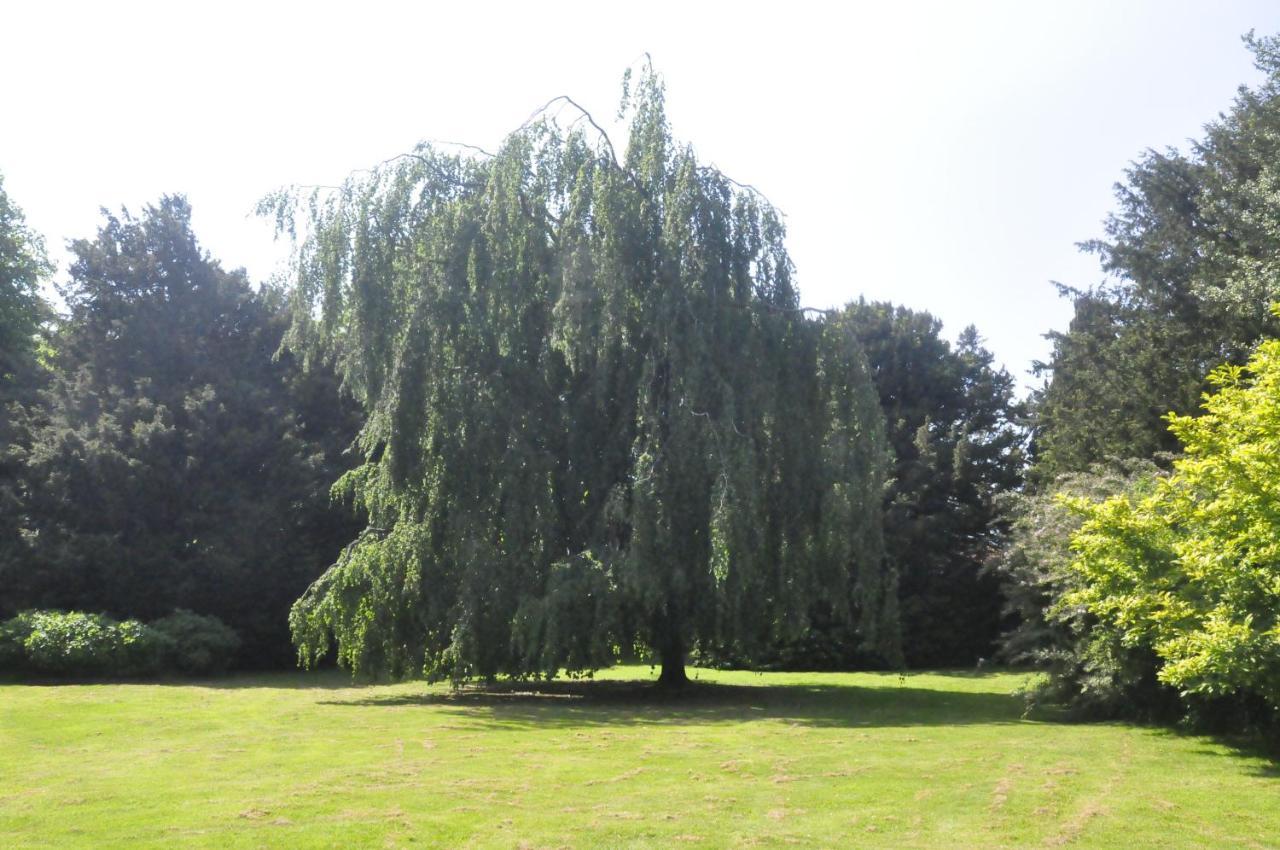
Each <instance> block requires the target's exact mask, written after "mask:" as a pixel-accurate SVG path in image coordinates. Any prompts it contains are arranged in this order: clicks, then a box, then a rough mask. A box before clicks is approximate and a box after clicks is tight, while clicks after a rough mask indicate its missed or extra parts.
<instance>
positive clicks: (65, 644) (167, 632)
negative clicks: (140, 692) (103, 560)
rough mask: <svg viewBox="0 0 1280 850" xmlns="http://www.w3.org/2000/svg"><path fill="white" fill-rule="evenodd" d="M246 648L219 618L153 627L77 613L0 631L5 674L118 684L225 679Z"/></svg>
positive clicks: (30, 618) (188, 617)
mask: <svg viewBox="0 0 1280 850" xmlns="http://www.w3.org/2000/svg"><path fill="white" fill-rule="evenodd" d="M239 646H240V640H239V638H237V637H236V634H235V632H233V631H231V629H229V628H228V627H227V626H226V624H225V623H223V622H222V621H221V620H219V619H217V618H216V617H205V616H201V615H199V614H192V613H191V612H190V611H174V612H173V613H172V614H170V615H168V616H167V617H161V618H160V619H159V620H156V621H154V622H152V623H146V624H144V623H142V622H141V621H139V620H124V621H116V620H113V619H112V618H110V617H107V616H105V615H102V614H85V613H82V612H79V611H23V612H22V613H21V614H19V615H18V616H16V617H13V618H11V619H9V620H6V621H5V622H3V623H0V672H5V673H18V674H23V675H30V674H35V675H38V676H72V677H95V678H120V677H138V676H155V675H158V674H171V673H179V674H183V675H209V674H211V673H219V672H222V671H225V670H226V669H227V667H229V666H230V664H231V662H232V660H233V659H234V658H235V654H236V650H237V649H239Z"/></svg>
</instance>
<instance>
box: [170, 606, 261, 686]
mask: <svg viewBox="0 0 1280 850" xmlns="http://www.w3.org/2000/svg"><path fill="white" fill-rule="evenodd" d="M151 628H152V629H153V630H154V631H156V632H157V633H159V634H160V635H162V636H163V637H164V638H165V639H166V640H167V641H168V642H169V643H170V647H169V655H168V666H169V667H170V668H171V669H173V670H176V671H177V672H179V673H187V674H190V675H197V676H199V675H208V674H210V673H222V672H224V671H226V669H227V667H228V666H230V664H231V661H232V659H233V658H235V654H236V650H238V649H239V648H240V638H239V637H237V636H236V633H235V632H233V631H232V630H231V628H230V627H229V626H227V624H226V623H223V622H222V621H221V620H219V619H218V618H217V617H208V616H204V615H201V614H193V613H192V612H190V611H186V610H183V609H181V608H180V609H178V610H177V611H174V612H173V613H172V614H170V615H169V616H167V617H161V618H160V619H159V620H155V621H153V622H152V623H151Z"/></svg>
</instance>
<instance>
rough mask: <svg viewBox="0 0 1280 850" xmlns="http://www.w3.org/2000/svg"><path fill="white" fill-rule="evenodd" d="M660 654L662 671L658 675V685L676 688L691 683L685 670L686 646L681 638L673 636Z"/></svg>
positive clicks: (663, 687)
mask: <svg viewBox="0 0 1280 850" xmlns="http://www.w3.org/2000/svg"><path fill="white" fill-rule="evenodd" d="M660 654H661V656H662V673H660V674H659V675H658V687H660V688H662V689H664V690H676V689H679V688H683V687H684V686H685V685H687V684H689V677H688V676H686V675H685V672H684V646H683V644H682V643H681V641H680V639H679V638H672V639H671V640H670V641H669V642H668V643H667V645H666V646H664V647H663V648H662V652H661V653H660Z"/></svg>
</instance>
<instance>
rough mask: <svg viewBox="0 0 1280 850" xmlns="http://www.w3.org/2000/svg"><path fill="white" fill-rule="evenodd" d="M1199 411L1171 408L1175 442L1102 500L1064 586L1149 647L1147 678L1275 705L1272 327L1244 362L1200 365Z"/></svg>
mask: <svg viewBox="0 0 1280 850" xmlns="http://www.w3.org/2000/svg"><path fill="white" fill-rule="evenodd" d="M1210 380H1211V382H1212V383H1213V384H1214V385H1215V386H1217V387H1218V388H1219V389H1218V392H1216V393H1214V394H1213V395H1211V396H1209V397H1208V398H1207V400H1206V401H1205V404H1204V412H1203V414H1202V415H1201V416H1198V417H1190V416H1172V417H1170V430H1171V431H1173V433H1174V434H1175V435H1176V436H1177V437H1178V439H1179V440H1180V441H1181V442H1182V443H1183V445H1184V453H1183V454H1182V455H1181V456H1180V457H1179V458H1177V459H1176V460H1175V461H1174V463H1173V473H1172V474H1171V475H1170V476H1169V477H1168V478H1166V479H1163V480H1160V481H1159V482H1157V483H1156V485H1155V486H1153V487H1151V488H1146V489H1142V490H1139V491H1137V492H1132V493H1126V494H1122V495H1119V496H1115V497H1112V498H1110V499H1107V500H1105V501H1102V502H1090V501H1087V500H1083V499H1077V500H1075V501H1073V502H1072V505H1073V506H1074V507H1075V508H1076V509H1077V510H1079V511H1080V512H1081V513H1082V514H1083V515H1084V517H1085V521H1084V524H1083V525H1082V526H1081V528H1080V530H1079V531H1078V532H1077V533H1076V534H1075V536H1074V537H1073V540H1072V546H1073V548H1074V549H1075V551H1076V554H1077V557H1076V558H1075V559H1074V560H1073V561H1072V562H1071V570H1072V572H1073V573H1074V574H1075V577H1076V583H1075V587H1074V588H1073V589H1072V590H1071V591H1070V592H1069V593H1067V594H1065V595H1064V596H1063V598H1062V600H1061V603H1060V604H1061V605H1063V606H1079V607H1081V608H1083V609H1084V610H1086V611H1088V612H1089V613H1090V614H1091V615H1092V616H1093V617H1094V618H1096V621H1097V622H1096V625H1095V630H1097V631H1102V632H1109V633H1111V634H1113V635H1114V636H1115V639H1116V640H1117V642H1119V643H1120V644H1122V645H1124V646H1128V647H1142V648H1147V649H1149V650H1150V651H1152V652H1153V653H1154V654H1155V656H1156V657H1157V658H1158V660H1159V665H1158V678H1159V680H1160V681H1161V682H1163V683H1165V684H1167V685H1170V686H1173V687H1176V688H1178V689H1179V691H1180V692H1181V693H1182V694H1183V695H1186V696H1190V697H1209V698H1221V697H1228V696H1234V697H1238V698H1247V697H1248V696H1250V695H1252V696H1253V697H1256V698H1257V699H1259V700H1261V701H1262V702H1264V703H1265V704H1266V705H1267V706H1269V707H1270V710H1271V713H1272V714H1273V715H1274V714H1275V712H1276V710H1277V709H1280V567H1277V558H1276V555H1277V552H1280V341H1275V340H1272V341H1268V342H1265V343H1263V344H1262V345H1261V346H1260V347H1259V349H1258V351H1257V352H1256V353H1255V355H1254V356H1253V357H1252V358H1251V359H1250V360H1249V362H1248V365H1247V369H1242V368H1241V367H1238V366H1231V365H1227V366H1223V367H1221V368H1219V369H1217V370H1215V371H1214V372H1213V373H1212V375H1211V376H1210Z"/></svg>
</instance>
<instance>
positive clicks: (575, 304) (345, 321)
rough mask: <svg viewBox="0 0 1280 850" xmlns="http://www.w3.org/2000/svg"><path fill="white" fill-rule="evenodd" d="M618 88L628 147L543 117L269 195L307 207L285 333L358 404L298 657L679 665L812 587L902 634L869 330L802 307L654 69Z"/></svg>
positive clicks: (764, 626)
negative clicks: (670, 114) (333, 525)
mask: <svg viewBox="0 0 1280 850" xmlns="http://www.w3.org/2000/svg"><path fill="white" fill-rule="evenodd" d="M626 105H627V107H628V108H629V110H630V115H631V130H630V140H629V144H628V145H627V148H626V150H625V154H624V156H623V158H622V159H621V160H618V159H617V158H616V152H615V150H614V148H613V146H612V144H611V143H610V142H609V141H608V139H607V138H604V137H603V136H602V135H600V134H599V133H597V132H596V131H595V130H594V129H592V130H591V131H590V132H588V131H586V130H584V129H582V125H583V124H584V121H582V120H579V121H575V122H574V124H575V125H577V127H578V128H577V129H570V130H568V131H565V130H561V129H560V127H559V126H558V125H557V124H556V123H555V122H554V121H551V120H545V119H544V120H537V121H534V122H532V123H530V124H529V125H527V126H526V127H524V128H522V129H520V130H518V131H517V132H515V133H514V134H512V135H511V136H510V137H508V138H507V140H506V141H505V142H504V144H503V146H502V148H501V150H500V151H499V152H498V153H497V154H496V155H495V156H487V157H478V158H472V157H459V156H450V155H446V154H444V153H441V152H440V151H438V150H435V149H433V148H431V147H430V146H426V145H424V146H421V147H419V148H418V149H417V150H416V151H415V152H414V153H413V154H411V155H407V156H404V157H400V158H398V159H396V160H395V161H393V162H391V163H389V164H386V165H384V166H382V167H379V168H377V169H374V170H373V171H372V172H370V173H368V174H365V175H360V176H353V177H352V178H351V179H349V180H348V181H347V182H346V183H345V184H344V185H343V186H342V187H341V188H340V189H338V190H337V191H324V190H320V191H317V192H316V193H314V194H312V195H311V196H310V197H309V198H306V199H297V198H295V197H293V196H292V195H288V194H285V195H282V196H281V197H278V198H276V199H274V201H271V202H268V203H266V204H265V205H264V206H265V207H267V208H268V209H270V210H273V211H274V212H275V214H276V215H277V216H278V221H279V223H280V224H281V226H282V227H283V228H284V229H286V230H289V231H293V230H294V228H295V226H296V225H297V224H298V222H296V219H295V216H297V214H298V213H299V211H301V212H302V213H303V215H304V220H303V221H302V222H300V223H301V225H302V231H303V232H302V237H303V238H302V241H301V244H300V246H299V253H298V255H297V264H296V265H297V283H296V289H295V297H296V309H295V323H294V330H293V333H292V338H291V343H292V345H293V346H294V347H295V348H296V349H297V350H299V351H302V352H304V353H305V355H306V356H307V357H308V358H309V359H311V360H313V361H315V360H319V361H326V362H327V361H332V362H335V363H336V364H337V366H338V368H339V370H340V372H341V374H342V375H343V377H344V379H345V382H346V385H347V387H348V388H350V389H351V390H352V391H353V392H354V393H355V394H356V395H357V396H358V398H359V399H360V400H361V401H362V402H363V403H364V405H365V407H366V410H367V411H368V414H369V420H368V424H367V425H366V427H365V429H364V431H363V433H362V435H361V438H360V444H361V446H362V448H363V450H364V455H365V459H366V462H365V464H364V465H363V466H361V467H360V468H358V469H357V470H355V471H354V472H352V473H350V474H349V475H348V476H346V477H345V478H344V479H343V480H342V481H341V482H340V483H339V485H338V487H337V490H338V492H340V493H343V494H346V495H348V496H350V497H351V498H352V499H353V500H354V501H355V502H356V503H357V504H358V505H360V506H362V507H363V508H364V509H365V510H366V511H367V512H368V516H369V519H370V524H369V528H368V530H367V531H366V532H365V533H364V534H363V535H362V536H361V537H360V538H359V539H358V540H356V541H355V542H354V543H353V544H352V545H351V546H350V547H349V548H348V549H347V551H346V552H345V554H344V555H343V556H342V558H341V559H340V560H339V561H338V563H337V564H335V565H334V567H333V568H332V569H331V570H330V571H329V572H328V573H327V574H326V575H325V576H324V577H323V578H322V579H320V580H319V581H318V582H317V583H316V584H315V585H314V586H313V587H312V588H311V589H310V590H309V591H308V593H307V594H306V596H304V597H303V598H302V599H301V600H300V601H299V602H298V604H297V605H296V606H295V608H294V611H293V614H292V619H291V622H292V625H293V629H294V636H295V640H296V642H297V643H298V645H299V647H300V651H301V654H302V657H303V659H304V660H305V661H313V660H315V659H317V658H318V657H320V656H321V655H323V654H324V653H325V652H327V651H328V649H329V646H330V639H331V635H332V636H334V637H336V639H337V643H338V655H339V660H340V661H341V662H342V663H343V664H344V665H346V666H349V667H350V668H352V669H354V670H359V671H365V672H382V673H388V674H390V675H393V676H403V675H412V674H417V673H420V672H425V673H426V674H427V675H428V676H432V677H439V676H450V677H453V678H455V679H457V678H465V677H469V676H490V675H494V674H498V673H510V674H514V675H541V674H547V675H549V674H552V673H554V672H555V671H557V670H558V669H560V668H563V667H567V668H569V669H571V670H575V671H588V670H591V669H593V668H597V667H600V666H602V665H605V664H608V663H610V662H612V661H613V660H615V659H616V658H618V657H626V656H628V655H631V654H633V653H634V652H637V651H640V652H649V653H652V654H653V655H656V656H659V657H661V658H662V659H663V660H664V666H665V667H666V668H667V669H668V670H669V672H670V675H671V676H672V677H674V678H676V679H678V678H680V677H681V676H682V675H683V674H682V672H681V671H682V665H683V660H684V657H685V655H686V653H688V652H690V651H695V650H699V649H707V650H726V651H732V652H733V653H734V654H740V655H749V654H750V653H751V648H752V647H756V646H760V645H764V644H767V643H769V642H771V641H775V640H777V639H778V638H779V637H780V636H781V635H786V634H796V633H798V632H799V631H801V630H802V629H803V628H804V627H805V625H806V623H807V620H808V617H809V616H810V615H811V614H813V613H815V611H817V610H818V609H821V611H822V613H823V614H824V615H831V616H836V617H839V618H843V619H849V618H856V620H857V623H858V625H859V627H860V630H861V637H862V639H863V641H864V643H865V644H866V645H867V646H868V647H869V648H870V649H873V650H875V651H877V652H881V653H883V654H886V655H890V656H891V655H893V653H894V651H895V646H896V623H895V622H894V621H893V617H892V613H891V609H892V604H893V598H894V592H893V582H892V578H891V576H889V575H887V574H886V573H885V572H884V570H883V569H882V545H881V540H880V507H879V503H880V496H881V488H882V486H883V482H884V478H885V466H886V457H887V452H886V449H885V445H884V437H883V424H882V421H881V417H880V413H879V410H878V409H877V405H876V399H875V394H874V390H873V388H872V387H871V384H870V381H869V379H868V377H867V374H866V367H865V364H864V362H863V357H862V353H861V350H860V349H859V347H858V345H857V342H856V341H855V340H854V339H853V337H852V336H851V334H849V333H848V332H847V329H845V328H844V327H842V326H841V325H840V324H839V323H830V322H821V321H808V320H806V319H805V318H804V314H803V313H802V312H801V311H800V310H799V309H798V304H797V296H796V291H795V288H794V286H793V284H792V279H791V275H792V268H791V263H790V260H789V259H788V257H787V254H786V251H785V249H784V247H783V241H782V240H783V227H782V223H781V221H780V219H779V216H778V215H777V214H776V213H775V212H774V211H773V209H772V208H771V207H770V206H769V205H768V204H767V203H766V202H765V201H764V200H763V199H762V198H760V197H759V196H758V195H757V194H756V193H755V192H753V191H750V190H745V189H741V188H739V187H738V186H736V184H734V183H733V182H732V181H730V180H728V179H727V178H725V177H724V176H723V175H721V174H720V173H718V172H717V171H715V170H714V169H710V168H707V167H705V166H702V165H700V164H699V163H698V161H697V159H696V157H695V156H694V154H693V151H692V150H691V149H689V148H687V147H680V146H678V145H676V144H675V143H674V142H673V141H672V139H671V136H670V133H669V130H668V127H667V123H666V118H665V115H664V112H663V96H662V89H661V86H660V83H659V82H658V81H657V79H656V78H655V77H654V76H653V75H652V74H646V75H645V76H644V78H643V79H642V80H640V81H639V84H638V86H637V88H636V90H635V92H634V97H633V98H631V99H630V100H629V101H628V103H627V104H626ZM582 118H583V119H587V120H586V121H585V123H586V124H589V125H591V127H592V128H594V126H595V125H594V122H593V121H590V120H589V116H587V115H586V114H585V113H582ZM597 140H598V141H597Z"/></svg>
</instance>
